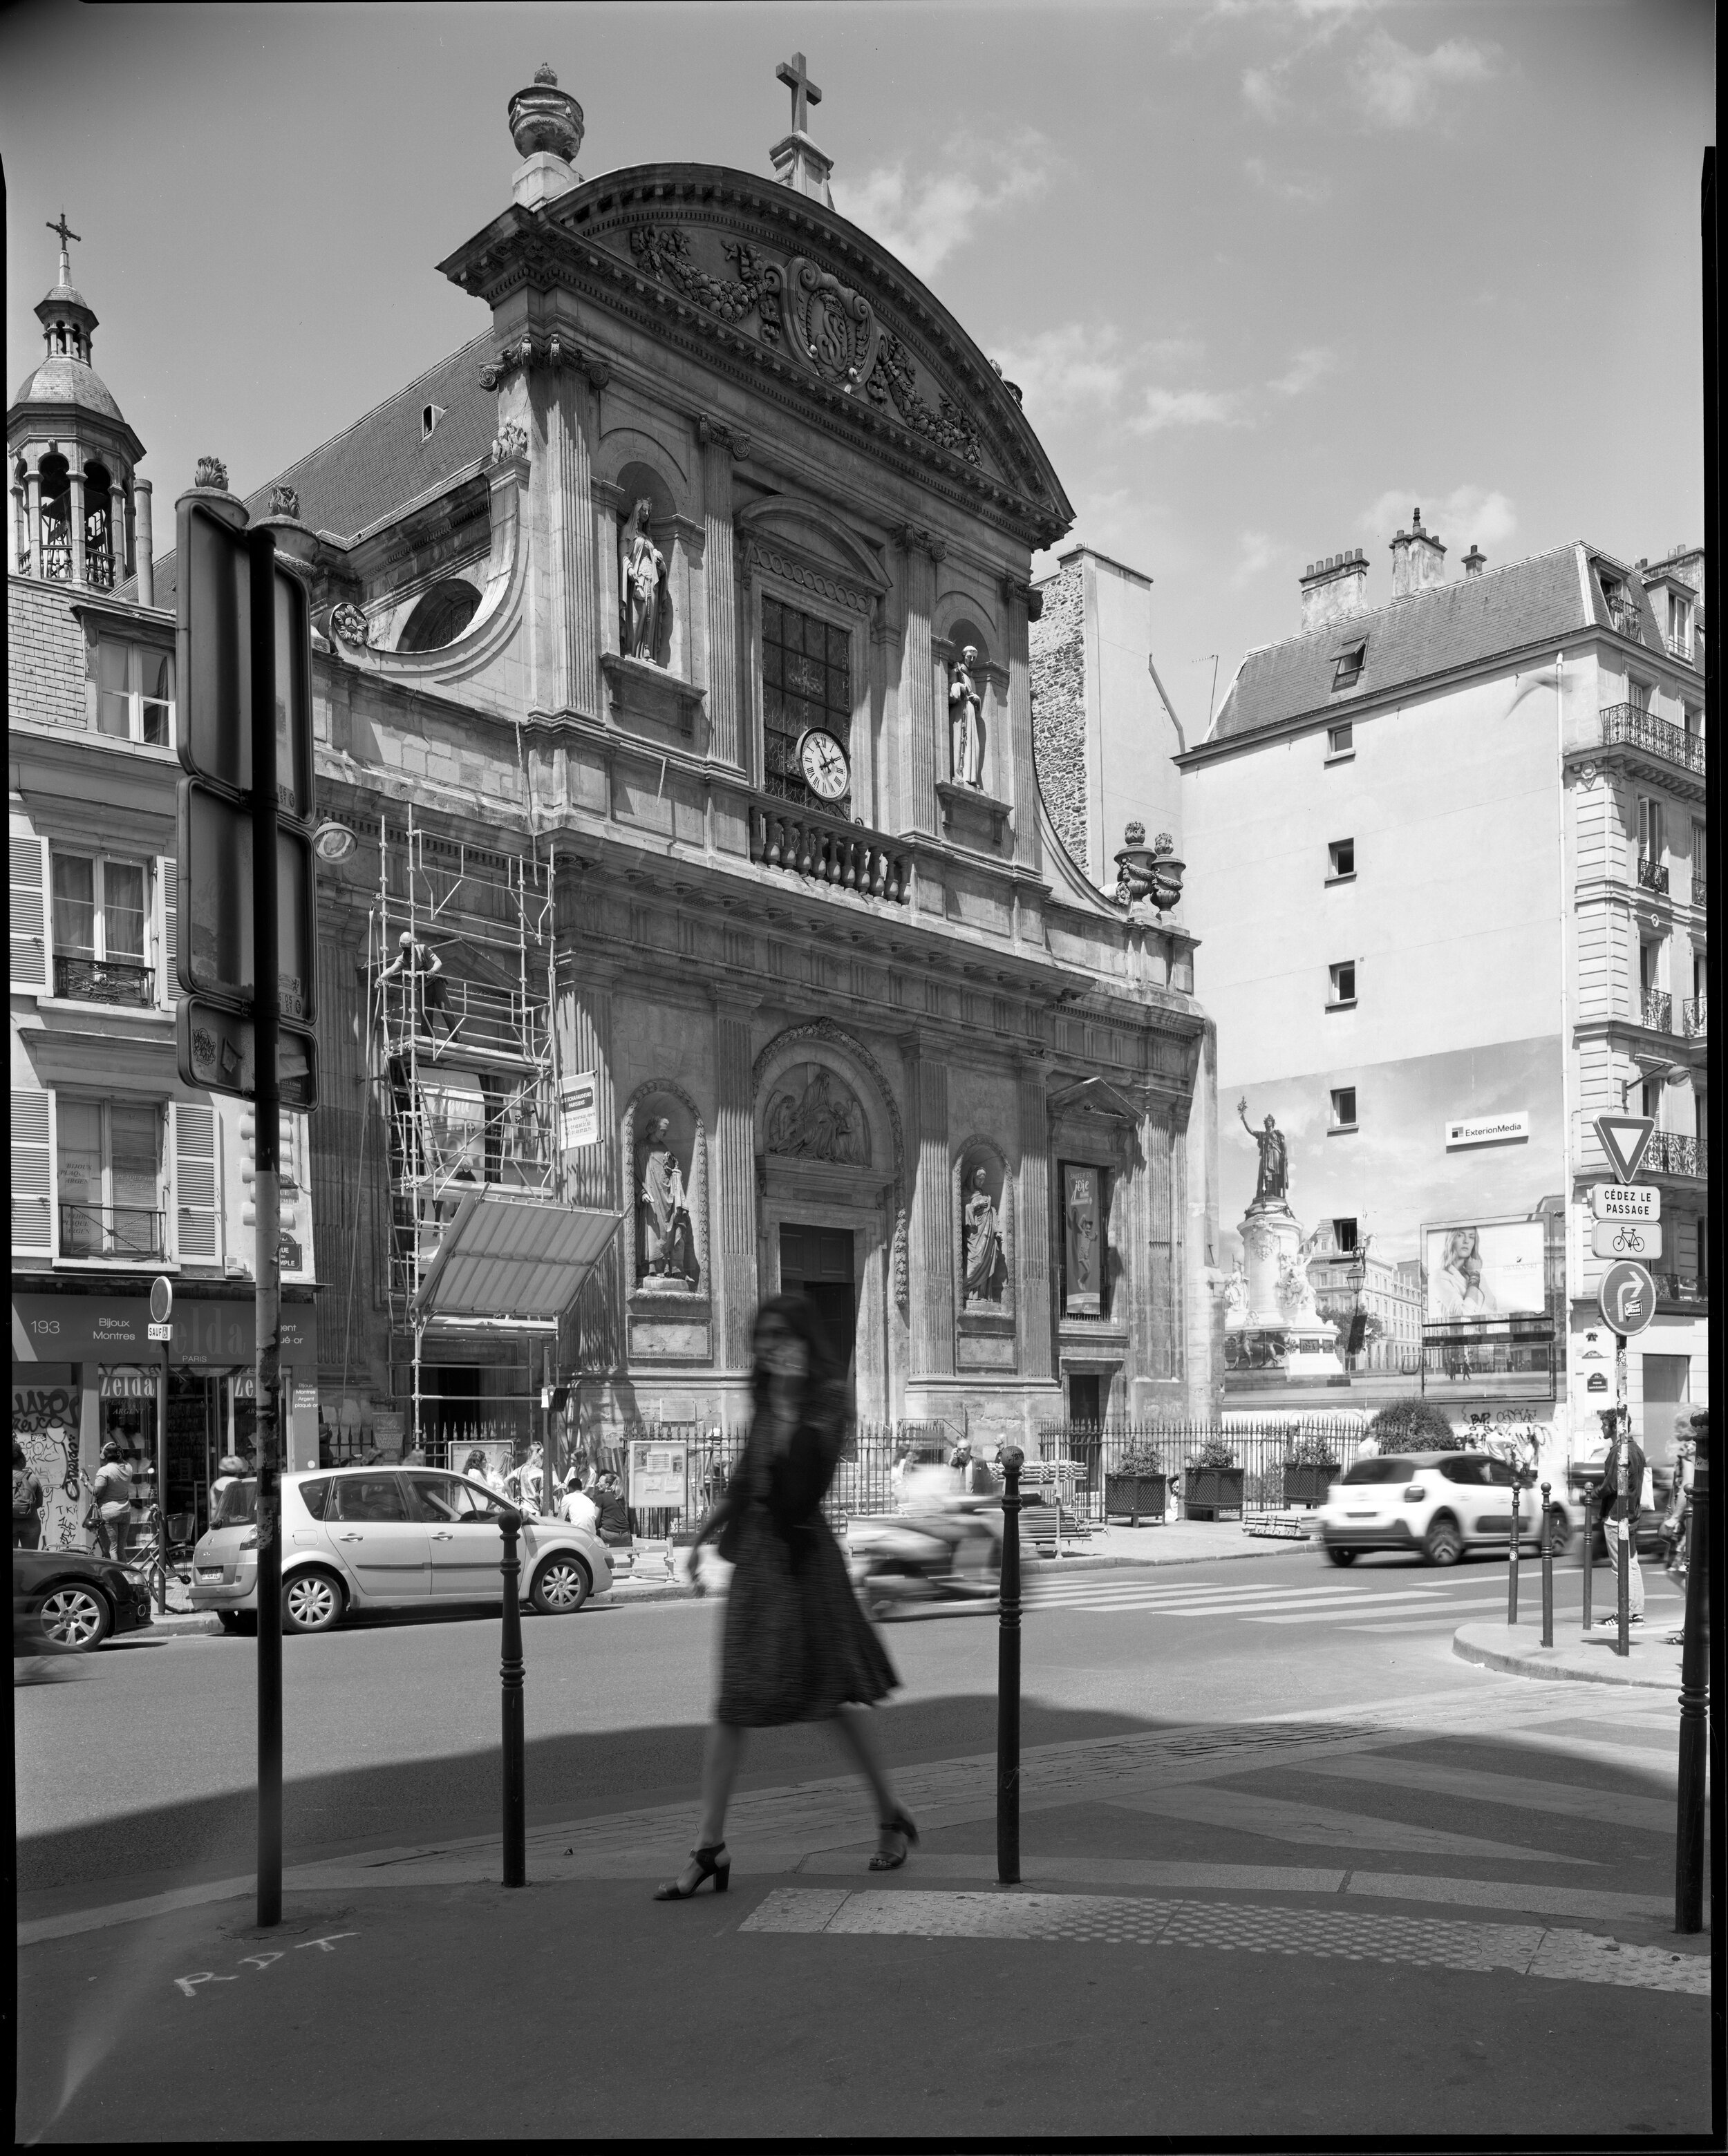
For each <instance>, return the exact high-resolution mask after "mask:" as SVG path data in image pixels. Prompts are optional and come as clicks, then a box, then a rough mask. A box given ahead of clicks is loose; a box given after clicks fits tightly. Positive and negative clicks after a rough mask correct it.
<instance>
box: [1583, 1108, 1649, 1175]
mask: <svg viewBox="0 0 1728 2156" xmlns="http://www.w3.org/2000/svg"><path fill="white" fill-rule="evenodd" d="M1655 1127H1656V1119H1655V1117H1654V1116H1597V1119H1596V1134H1597V1137H1599V1138H1600V1139H1601V1140H1602V1151H1603V1152H1605V1153H1606V1154H1607V1157H1608V1165H1609V1167H1610V1168H1612V1169H1613V1171H1614V1173H1615V1174H1616V1175H1617V1177H1618V1178H1620V1180H1621V1182H1622V1183H1630V1182H1631V1180H1632V1178H1633V1176H1635V1175H1636V1174H1637V1173H1638V1163H1639V1162H1640V1161H1642V1160H1643V1157H1644V1153H1645V1152H1646V1150H1647V1148H1648V1146H1649V1143H1650V1133H1651V1132H1652V1131H1653V1130H1654V1129H1655Z"/></svg>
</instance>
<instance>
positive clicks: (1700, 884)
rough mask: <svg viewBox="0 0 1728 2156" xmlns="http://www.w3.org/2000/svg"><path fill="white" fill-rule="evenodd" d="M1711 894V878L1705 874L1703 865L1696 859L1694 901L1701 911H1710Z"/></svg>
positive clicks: (1693, 878) (1693, 873)
mask: <svg viewBox="0 0 1728 2156" xmlns="http://www.w3.org/2000/svg"><path fill="white" fill-rule="evenodd" d="M1709 894H1710V879H1709V877H1708V876H1706V875H1705V872H1704V870H1703V869H1702V867H1701V866H1700V865H1699V864H1698V863H1697V862H1696V861H1695V862H1694V863H1693V865H1692V903H1693V905H1694V906H1696V907H1697V909H1698V911H1700V913H1707V912H1708V911H1710V906H1709Z"/></svg>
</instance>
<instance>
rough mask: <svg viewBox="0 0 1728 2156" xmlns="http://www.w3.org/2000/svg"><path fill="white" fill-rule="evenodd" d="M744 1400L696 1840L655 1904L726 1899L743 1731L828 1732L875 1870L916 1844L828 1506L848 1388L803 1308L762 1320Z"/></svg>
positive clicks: (712, 1535)
mask: <svg viewBox="0 0 1728 2156" xmlns="http://www.w3.org/2000/svg"><path fill="white" fill-rule="evenodd" d="M750 1389H751V1394H752V1397H753V1401H754V1408H755V1412H754V1414H753V1417H752V1419H751V1423H750V1435H749V1439H748V1442H747V1444H746V1445H745V1447H744V1452H743V1458H742V1459H741V1460H739V1462H738V1469H737V1471H736V1472H735V1473H734V1475H733V1477H732V1481H731V1483H730V1485H729V1486H728V1490H727V1492H726V1494H725V1496H723V1498H722V1499H721V1500H720V1502H719V1503H718V1504H717V1505H716V1506H715V1507H714V1508H713V1510H712V1512H710V1513H709V1514H708V1516H707V1518H706V1519H705V1520H704V1521H703V1522H702V1526H701V1527H699V1528H698V1529H697V1540H696V1547H695V1549H694V1550H692V1553H691V1556H692V1565H693V1564H695V1563H697V1561H698V1554H699V1553H700V1551H701V1548H702V1544H703V1543H705V1542H708V1541H717V1544H718V1548H719V1551H720V1554H721V1555H722V1556H723V1558H730V1559H731V1560H732V1563H733V1575H732V1586H731V1589H730V1591H729V1594H728V1599H727V1604H726V1626H725V1632H724V1635H723V1640H722V1644H721V1650H720V1697H719V1699H718V1700H717V1702H716V1704H715V1708H714V1722H713V1726H712V1728H711V1729H710V1730H709V1732H708V1747H707V1755H706V1757H705V1758H704V1759H703V1762H702V1820H701V1825H700V1826H699V1828H698V1830H697V1832H698V1835H699V1840H698V1841H697V1846H696V1847H695V1848H694V1849H693V1850H692V1851H691V1852H690V1861H689V1863H688V1864H687V1865H686V1866H685V1867H684V1869H683V1871H681V1873H680V1874H679V1876H678V1877H677V1878H676V1879H675V1880H673V1881H671V1882H670V1883H669V1884H668V1885H666V1886H662V1887H661V1889H660V1890H659V1892H658V1893H657V1894H656V1897H655V1898H656V1900H657V1901H661V1902H682V1901H687V1899H688V1898H689V1897H690V1896H691V1895H692V1894H693V1893H695V1892H696V1890H697V1887H698V1886H701V1884H702V1881H703V1880H704V1879H712V1881H713V1882H714V1888H715V1892H717V1893H722V1894H723V1893H724V1892H725V1891H726V1887H727V1882H728V1878H729V1877H730V1875H731V1871H732V1861H731V1859H730V1858H729V1857H728V1856H727V1854H726V1844H725V1840H724V1838H723V1837H724V1835H725V1830H726V1807H727V1804H728V1800H729V1799H730V1798H731V1795H732V1790H733V1783H734V1782H735V1781H736V1780H737V1779H738V1768H739V1765H740V1764H741V1763H742V1761H743V1751H744V1732H745V1731H746V1730H747V1729H762V1728H767V1727H772V1726H773V1725H774V1724H776V1723H779V1722H817V1721H825V1720H832V1721H833V1722H834V1723H835V1726H836V1728H837V1729H838V1731H839V1732H840V1735H841V1738H842V1739H843V1741H844V1742H845V1743H846V1748H847V1749H848V1750H849V1751H850V1752H851V1754H852V1757H853V1758H854V1759H855V1760H856V1763H857V1766H858V1770H859V1772H860V1773H861V1774H862V1775H863V1777H864V1779H865V1780H866V1782H867V1783H868V1784H869V1785H870V1790H871V1794H872V1796H873V1797H874V1798H875V1799H876V1816H877V1822H878V1825H879V1826H880V1829H881V1840H880V1842H879V1844H878V1845H877V1853H876V1855H875V1856H872V1858H871V1860H870V1863H871V1869H872V1871H896V1870H897V1869H898V1867H899V1866H901V1865H903V1863H904V1862H905V1861H906V1851H907V1846H908V1844H909V1843H912V1842H915V1841H916V1840H918V1829H917V1827H916V1826H915V1825H913V1822H912V1820H910V1819H908V1816H907V1815H906V1814H905V1812H903V1810H902V1809H901V1808H900V1805H899V1804H898V1802H897V1800H896V1798H895V1795H894V1792H893V1790H892V1788H891V1787H890V1786H889V1783H888V1778H887V1774H886V1772H885V1771H884V1769H883V1767H882V1758H881V1755H880V1754H879V1753H878V1751H877V1745H876V1738H875V1735H874V1732H872V1728H871V1726H870V1719H869V1717H868V1716H867V1714H866V1713H865V1712H863V1710H864V1709H865V1708H866V1707H872V1706H874V1705H875V1704H876V1702H877V1701H878V1700H882V1699H886V1698H887V1695H888V1693H889V1692H890V1691H892V1689H893V1688H894V1686H896V1685H897V1683H898V1682H899V1679H898V1678H897V1676H895V1674H894V1671H893V1666H892V1664H891V1663H890V1661H888V1658H887V1655H886V1654H885V1653H884V1652H883V1650H882V1643H881V1641H880V1640H878V1639H877V1636H876V1634H875V1632H874V1631H873V1630H872V1628H871V1625H870V1621H869V1620H868V1619H867V1617H866V1616H865V1614H864V1613H863V1611H862V1610H861V1609H860V1608H859V1606H858V1598H857V1596H856V1594H854V1593H853V1591H852V1584H851V1580H850V1579H849V1578H848V1577H847V1576H846V1559H845V1558H843V1557H842V1556H841V1553H840V1545H839V1544H838V1543H836V1541H835V1539H834V1536H833V1533H832V1532H831V1529H830V1527H829V1526H828V1522H826V1521H825V1519H824V1518H823V1517H822V1513H821V1503H822V1499H823V1497H824V1496H825V1494H826V1491H827V1489H828V1486H829V1484H830V1482H831V1481H832V1480H833V1479H834V1469H835V1464H836V1461H837V1460H838V1459H839V1457H840V1448H841V1441H842V1440H843V1438H844V1436H845V1427H846V1389H845V1385H844V1383H843V1382H842V1380H841V1375H840V1373H839V1372H838V1371H837V1370H836V1368H835V1366H834V1361H833V1358H832V1356H831V1353H830V1352H829V1348H828V1345H827V1342H826V1341H825V1339H824V1337H823V1336H822V1330H821V1327H820V1324H819V1323H818V1322H817V1320H816V1316H815V1312H814V1310H812V1308H811V1307H810V1304H809V1303H808V1302H807V1301H805V1298H804V1297H803V1296H794V1295H782V1296H775V1297H774V1300H773V1301H770V1302H765V1303H764V1305H763V1306H762V1308H761V1309H760V1310H759V1312H758V1313H757V1317H756V1329H755V1335H754V1339H753V1369H752V1373H751V1378H750Z"/></svg>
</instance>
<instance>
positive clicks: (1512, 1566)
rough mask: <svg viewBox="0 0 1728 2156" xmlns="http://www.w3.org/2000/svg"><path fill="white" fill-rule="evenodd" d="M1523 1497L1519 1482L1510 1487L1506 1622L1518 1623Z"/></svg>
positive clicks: (1510, 1623) (1521, 1486)
mask: <svg viewBox="0 0 1728 2156" xmlns="http://www.w3.org/2000/svg"><path fill="white" fill-rule="evenodd" d="M1523 1495H1524V1486H1523V1484H1522V1483H1521V1482H1515V1483H1514V1484H1513V1485H1512V1549H1511V1553H1510V1555H1509V1558H1508V1559H1507V1562H1506V1622H1507V1623H1508V1624H1509V1625H1515V1624H1516V1623H1517V1622H1518V1535H1519V1530H1520V1527H1522V1526H1523V1524H1524V1512H1523V1507H1522V1506H1521V1505H1520V1498H1521V1497H1522V1496H1523Z"/></svg>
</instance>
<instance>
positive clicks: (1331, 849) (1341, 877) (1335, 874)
mask: <svg viewBox="0 0 1728 2156" xmlns="http://www.w3.org/2000/svg"><path fill="white" fill-rule="evenodd" d="M1326 858H1327V860H1328V861H1329V863H1330V864H1331V869H1330V873H1329V875H1328V876H1327V878H1326V880H1327V882H1328V883H1350V882H1351V881H1353V880H1355V873H1356V842H1355V839H1334V840H1333V841H1332V843H1331V844H1330V845H1329V846H1328V847H1327V849H1326Z"/></svg>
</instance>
